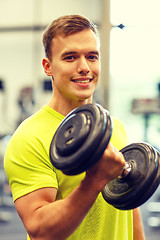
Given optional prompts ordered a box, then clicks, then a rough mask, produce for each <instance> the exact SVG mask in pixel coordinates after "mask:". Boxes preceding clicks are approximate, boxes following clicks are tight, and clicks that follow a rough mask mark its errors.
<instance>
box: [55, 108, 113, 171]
mask: <svg viewBox="0 0 160 240" xmlns="http://www.w3.org/2000/svg"><path fill="white" fill-rule="evenodd" d="M111 133H112V122H111V118H110V116H109V114H108V113H107V112H106V111H105V110H104V109H103V108H102V107H101V106H99V105H96V104H86V105H83V106H80V107H78V108H76V109H74V110H73V111H72V112H70V113H69V114H68V115H67V116H66V117H65V118H64V120H63V121H62V122H61V124H60V126H59V127H58V129H57V131H56V133H55V134H54V137H53V139H52V142H51V145H50V159H51V162H52V164H53V165H54V166H55V167H56V168H57V169H60V170H62V172H63V173H65V174H67V175H76V174H79V173H82V172H84V171H86V170H87V169H89V168H90V167H92V166H93V165H94V164H95V163H96V162H97V161H98V160H99V158H100V157H101V156H102V154H103V152H104V150H105V148H106V147H107V145H108V143H109V141H110V137H111Z"/></svg>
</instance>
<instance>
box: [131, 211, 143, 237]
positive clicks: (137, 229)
mask: <svg viewBox="0 0 160 240" xmlns="http://www.w3.org/2000/svg"><path fill="white" fill-rule="evenodd" d="M133 240H145V234H144V229H143V224H142V219H141V214H140V210H139V208H136V209H134V210H133Z"/></svg>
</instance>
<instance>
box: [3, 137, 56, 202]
mask: <svg viewBox="0 0 160 240" xmlns="http://www.w3.org/2000/svg"><path fill="white" fill-rule="evenodd" d="M48 148H49V145H48V143H46V145H45V144H44V141H43V140H42V141H41V139H40V138H38V137H35V136H30V135H27V134H20V133H16V134H15V135H14V136H13V137H12V139H11V141H10V143H9V145H8V147H7V150H6V154H5V159H4V168H5V172H6V175H7V178H8V181H9V184H10V187H11V191H12V195H13V200H14V201H15V200H16V199H17V198H20V197H22V196H24V195H26V194H28V193H30V192H32V191H35V190H37V189H40V188H44V187H54V188H58V183H57V178H56V170H55V169H54V167H53V166H52V164H51V162H50V158H49V150H48Z"/></svg>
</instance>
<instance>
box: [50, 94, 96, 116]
mask: <svg viewBox="0 0 160 240" xmlns="http://www.w3.org/2000/svg"><path fill="white" fill-rule="evenodd" d="M89 103H92V97H91V98H89V99H85V100H77V101H70V102H68V101H63V102H62V101H58V100H57V99H56V98H54V97H52V98H51V100H50V102H49V104H48V105H49V106H50V107H51V108H53V109H54V110H55V111H57V112H59V113H60V114H62V115H63V116H66V115H67V114H68V113H69V112H71V111H72V110H73V109H75V108H77V107H79V106H82V105H85V104H89Z"/></svg>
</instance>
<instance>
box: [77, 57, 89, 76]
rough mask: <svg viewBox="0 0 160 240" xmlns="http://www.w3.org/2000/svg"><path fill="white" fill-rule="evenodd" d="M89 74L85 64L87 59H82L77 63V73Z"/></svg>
mask: <svg viewBox="0 0 160 240" xmlns="http://www.w3.org/2000/svg"><path fill="white" fill-rule="evenodd" d="M89 72H90V68H89V65H88V62H87V59H86V58H84V57H82V58H80V59H79V61H78V73H79V74H82V75H86V74H87V73H89Z"/></svg>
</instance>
